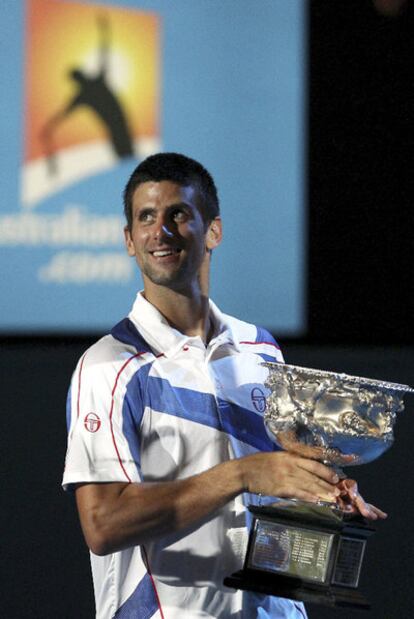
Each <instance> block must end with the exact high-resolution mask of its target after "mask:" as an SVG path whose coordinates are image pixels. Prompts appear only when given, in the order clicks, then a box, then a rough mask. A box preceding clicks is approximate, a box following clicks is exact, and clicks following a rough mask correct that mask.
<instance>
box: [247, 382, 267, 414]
mask: <svg viewBox="0 0 414 619" xmlns="http://www.w3.org/2000/svg"><path fill="white" fill-rule="evenodd" d="M250 395H251V398H252V404H253V406H254V407H255V409H256V410H257V412H258V413H264V412H265V410H266V397H265V394H264V393H263V391H262V390H261V389H259V387H255V388H254V389H252V391H251V394H250Z"/></svg>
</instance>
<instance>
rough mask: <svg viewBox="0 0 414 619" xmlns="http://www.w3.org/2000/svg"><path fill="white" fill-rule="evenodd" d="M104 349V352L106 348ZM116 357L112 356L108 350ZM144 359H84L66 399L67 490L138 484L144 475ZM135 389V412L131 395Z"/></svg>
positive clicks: (98, 355) (94, 353) (96, 353)
mask: <svg viewBox="0 0 414 619" xmlns="http://www.w3.org/2000/svg"><path fill="white" fill-rule="evenodd" d="M101 348H102V347H101ZM109 352H111V351H109ZM141 367H142V359H141V358H140V357H139V355H136V354H133V353H129V352H125V351H124V352H123V354H120V355H116V354H108V351H106V350H105V349H104V351H103V353H102V350H100V347H99V346H98V347H97V348H95V349H94V347H92V349H89V350H88V351H87V352H86V353H85V354H84V355H83V356H82V357H81V359H80V360H79V363H78V365H77V367H76V370H75V372H74V375H73V377H72V381H71V386H70V389H69V394H68V400H67V425H68V446H67V452H66V461H65V471H64V475H63V482H62V485H63V487H64V489H66V490H71V489H73V488H74V486H75V485H76V484H80V483H94V482H95V483H102V482H137V481H140V480H141V475H140V458H139V446H140V434H139V427H140V420H141V419H142V414H143V402H142V397H141V390H140V388H139V386H138V387H137V385H138V383H139V381H138V380H137V376H138V374H139V371H140V369H141ZM131 388H133V393H134V397H133V410H132V409H131V398H130V397H128V393H129V391H130V390H131Z"/></svg>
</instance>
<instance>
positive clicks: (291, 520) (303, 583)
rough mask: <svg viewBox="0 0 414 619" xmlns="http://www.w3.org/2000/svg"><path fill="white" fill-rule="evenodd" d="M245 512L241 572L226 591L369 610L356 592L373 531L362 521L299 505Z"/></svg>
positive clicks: (327, 509) (285, 503)
mask: <svg viewBox="0 0 414 619" xmlns="http://www.w3.org/2000/svg"><path fill="white" fill-rule="evenodd" d="M249 510H250V511H251V512H252V514H253V515H254V520H253V525H252V528H251V531H250V536H249V543H248V547H247V552H246V558H245V562H244V567H243V569H242V570H240V571H239V572H236V573H234V574H232V575H231V576H229V577H227V578H226V579H225V580H224V584H225V585H226V586H228V587H232V588H235V589H243V590H248V591H255V592H258V593H264V594H267V595H276V596H278V597H284V598H289V599H293V600H300V601H304V602H310V603H314V604H321V605H323V606H346V607H352V608H360V609H369V608H370V604H369V602H368V601H367V600H366V599H365V598H364V596H363V595H362V594H361V593H359V592H358V591H357V587H358V582H359V576H360V571H361V566H362V560H363V556H364V551H365V545H366V539H367V537H368V536H369V535H371V534H372V533H373V532H374V529H373V528H372V527H370V526H369V525H368V524H367V522H366V521H365V520H364V519H363V518H362V517H355V516H354V517H350V516H348V515H347V514H345V513H344V512H342V511H341V510H339V509H336V508H335V507H332V506H329V505H326V504H325V505H315V504H313V503H305V502H302V501H281V502H280V503H276V504H273V505H269V506H263V507H257V506H250V507H249Z"/></svg>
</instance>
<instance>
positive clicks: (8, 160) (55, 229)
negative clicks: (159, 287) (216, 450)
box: [0, 0, 306, 335]
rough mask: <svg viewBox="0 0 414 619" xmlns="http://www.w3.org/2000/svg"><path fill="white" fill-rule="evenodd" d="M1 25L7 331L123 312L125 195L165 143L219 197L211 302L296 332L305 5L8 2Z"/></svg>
mask: <svg viewBox="0 0 414 619" xmlns="http://www.w3.org/2000/svg"><path fill="white" fill-rule="evenodd" d="M0 17H1V20H2V37H1V43H0V46H1V48H0V49H1V60H0V63H1V64H0V70H1V78H2V84H3V90H2V92H1V94H0V106H1V108H0V109H1V114H0V124H1V133H2V136H3V139H2V141H1V144H0V149H1V161H2V168H3V169H2V175H1V177H2V180H1V203H0V256H1V264H2V276H1V278H0V299H1V301H0V330H1V331H2V332H3V333H10V332H12V333H59V332H66V333H67V332H72V333H86V332H90V331H94V332H96V331H104V330H106V329H108V328H109V327H110V326H111V325H113V324H114V323H115V322H117V321H118V320H119V319H120V318H122V317H123V316H124V315H125V314H126V313H127V312H128V311H129V308H130V306H131V304H132V302H133V299H134V296H135V293H136V291H137V290H138V289H140V288H141V287H142V282H141V280H140V276H139V274H138V271H137V268H136V266H135V263H134V261H133V259H130V258H128V257H127V255H126V252H125V251H124V248H123V235H122V227H123V225H124V222H123V215H122V199H121V196H122V191H123V187H124V185H125V183H126V181H127V178H128V176H129V174H130V173H131V171H132V170H133V168H134V167H135V166H136V165H137V163H138V162H139V161H140V160H142V158H143V157H145V156H147V155H148V154H150V153H153V152H158V151H159V150H165V151H177V152H184V153H185V154H188V155H189V156H192V157H194V158H196V159H199V160H200V161H201V162H202V163H203V164H204V165H205V166H206V167H207V168H208V169H209V170H210V172H211V173H212V174H213V176H214V178H215V180H216V183H217V186H218V189H219V195H220V199H221V208H222V216H223V222H224V234H225V236H224V241H223V244H222V246H221V247H220V248H219V249H218V250H217V251H216V252H215V254H214V259H213V274H212V291H211V292H212V297H213V298H214V300H215V301H216V302H217V303H218V304H219V306H220V307H221V308H222V310H223V311H225V312H229V313H233V314H236V315H237V316H239V317H241V318H243V319H245V320H251V321H254V322H256V323H259V324H261V325H263V326H265V327H267V328H269V329H271V330H272V331H273V332H276V333H279V334H283V335H299V334H301V333H302V332H303V330H304V329H305V327H306V325H305V321H304V316H305V298H304V287H305V281H304V270H305V269H304V267H305V265H304V239H303V235H304V215H303V211H304V205H303V184H304V178H303V177H304V169H303V151H304V139H305V136H304V112H303V102H304V95H305V88H304V70H305V67H304V5H303V1H302V0H290V1H289V2H286V1H285V0H263V1H262V2H260V3H257V2H256V1H255V0H227V1H226V2H219V1H218V0H213V1H211V0H198V1H197V2H191V1H190V0H177V1H176V2H174V3H171V2H167V0H152V1H144V0H142V1H136V0H134V1H132V0H130V1H127V0H124V1H123V2H122V3H117V2H114V1H111V2H100V3H94V2H81V1H80V0H78V1H77V2H72V1H70V0H27V1H26V2H17V3H16V2H11V1H6V2H4V3H2V5H1V7H0Z"/></svg>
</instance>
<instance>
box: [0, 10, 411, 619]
mask: <svg viewBox="0 0 414 619" xmlns="http://www.w3.org/2000/svg"><path fill="white" fill-rule="evenodd" d="M173 4H174V6H172V3H169V2H167V0H153V1H149V0H148V1H144V0H133V1H132V0H130V1H128V0H123V1H122V2H121V1H120V2H115V1H114V0H111V1H110V2H103V1H101V2H99V3H95V2H89V1H88V2H86V1H80V0H78V1H77V2H72V1H71V0H65V1H63V0H27V1H26V2H24V1H22V2H18V3H16V2H14V1H12V0H4V2H3V3H2V4H1V5H0V17H1V21H0V23H1V26H0V27H1V31H2V36H1V38H0V51H1V54H0V58H1V60H0V67H1V76H2V84H3V88H2V92H1V93H0V109H1V114H0V126H1V129H2V136H3V139H2V141H1V144H0V153H1V162H2V167H3V174H2V175H1V178H0V188H1V201H0V260H1V265H2V267H3V268H2V271H1V278H0V340H1V351H2V354H1V356H0V380H1V398H2V406H1V409H2V423H3V428H2V432H1V436H2V449H1V455H2V459H1V465H0V471H1V481H2V494H3V501H2V504H3V506H2V509H1V511H0V518H1V528H2V542H1V546H2V561H1V569H2V570H4V575H3V577H2V583H3V586H2V588H1V591H0V607H1V608H2V611H1V614H2V616H4V617H5V618H6V619H20V618H22V617H25V618H39V619H40V618H42V619H44V618H49V617H50V618H52V617H53V618H56V617H62V618H68V619H72V618H75V617H76V618H81V619H83V618H85V619H87V618H89V617H92V616H93V613H94V610H93V608H94V605H93V594H92V582H91V577H90V572H89V557H88V552H87V550H86V547H85V546H84V543H83V540H82V536H81V532H80V528H79V525H78V522H77V516H76V512H75V506H74V503H73V500H72V498H71V497H68V496H66V495H65V494H64V493H63V491H62V490H61V489H60V481H61V476H62V470H63V463H64V456H65V445H66V430H65V400H66V391H67V387H68V383H69V381H70V376H71V373H72V371H73V369H74V366H75V364H76V361H77V359H78V358H79V356H80V355H81V353H82V352H83V350H84V349H85V348H87V347H88V346H89V345H90V344H92V343H93V342H94V341H95V340H96V339H97V338H98V337H100V336H101V335H102V334H104V333H105V332H107V331H108V330H109V329H110V327H111V326H112V325H113V324H115V323H116V322H117V321H118V320H120V319H121V318H123V317H124V316H125V315H126V314H127V313H128V311H129V308H130V306H131V304H132V302H133V299H134V296H135V294H136V291H137V290H138V289H140V287H141V282H140V280H139V277H138V274H137V273H136V270H135V268H134V264H133V261H131V260H129V259H128V258H127V257H126V256H125V254H124V252H123V247H122V226H123V218H122V198H121V196H122V190H123V186H124V184H125V182H126V180H127V178H128V175H129V174H130V172H131V171H132V170H133V168H134V167H135V166H136V164H137V163H138V162H139V161H140V160H141V159H142V158H143V157H145V156H146V155H147V154H150V153H151V152H157V151H158V150H168V151H178V152H184V153H186V154H188V155H190V156H192V157H195V158H196V159H199V160H200V161H201V162H202V163H203V164H204V165H205V166H206V167H207V168H208V169H209V170H210V171H211V172H212V174H213V176H214V177H215V179H216V182H217V185H218V189H219V195H220V199H221V207H222V215H223V220H224V228H225V239H224V242H223V245H222V247H220V249H219V250H217V252H216V254H215V256H214V261H213V262H214V265H213V266H214V271H213V275H212V280H213V286H212V297H213V298H214V299H215V301H216V302H217V303H218V304H219V305H220V306H221V308H222V309H223V311H227V312H229V313H233V314H236V315H238V316H240V317H241V318H244V319H245V320H251V321H254V322H256V323H259V324H262V325H263V326H265V327H267V328H268V329H270V330H271V331H272V333H273V334H274V335H275V337H276V338H277V339H278V341H279V342H280V344H281V345H282V349H283V351H284V354H285V358H286V360H287V361H288V362H290V363H294V364H297V365H307V366H310V367H318V368H322V369H330V370H336V371H344V372H348V373H352V374H358V375H362V376H368V377H372V378H380V379H384V380H390V381H396V382H402V383H406V384H410V385H412V386H414V322H413V319H412V316H413V315H414V290H413V275H414V268H413V259H412V254H413V252H412V247H413V241H412V238H413V223H412V221H413V216H412V204H413V197H414V187H413V181H412V174H411V165H412V160H413V154H414V153H413V139H412V125H413V116H414V114H413V96H414V89H413V75H414V71H413V68H414V67H413V64H414V54H413V52H414V4H413V3H412V2H410V0H406V1H404V0H262V1H261V2H260V3H258V2H257V1H256V0H226V2H225V3H223V2H219V0H197V1H196V2H193V1H191V0H177V1H176V2H174V3H173ZM410 127H411V129H410ZM413 413H414V398H413V397H412V396H407V397H406V411H405V412H403V413H401V414H400V415H399V418H398V422H397V424H396V429H395V435H396V441H395V445H394V446H393V448H392V449H391V450H390V451H389V452H387V453H386V454H385V455H384V456H383V457H381V459H379V460H378V461H376V462H374V463H371V464H369V465H365V466H363V467H358V468H356V469H355V470H353V471H350V472H352V474H353V475H354V476H355V477H356V478H357V479H358V481H359V483H360V487H361V491H362V492H363V494H364V496H366V498H367V499H369V500H370V501H371V502H373V503H375V504H377V505H378V506H380V507H382V508H383V509H384V510H385V511H387V512H388V513H389V518H388V520H387V521H385V522H383V523H380V524H379V525H378V527H377V528H378V531H377V533H376V535H375V536H374V537H373V538H372V539H371V540H370V542H369V544H368V546H367V553H366V558H365V561H364V565H363V573H362V577H361V587H360V588H361V590H362V592H363V593H364V594H365V595H367V597H368V598H369V599H370V602H371V604H372V609H371V610H370V611H365V612H364V611H356V610H352V611H351V610H346V609H329V608H322V607H317V606H312V605H309V606H308V612H309V616H310V618H311V619H313V618H321V619H325V618H330V617H335V618H339V619H341V618H344V619H345V618H347V617H357V616H361V617H363V616H366V617H376V618H377V619H393V618H394V617H402V616H406V617H408V616H410V615H411V608H412V606H413V603H414V594H413V592H412V585H411V583H412V579H413V576H414V569H413V562H412V558H411V548H412V544H413V542H414V535H413V532H412V526H411V518H412V517H413V515H414V505H413V503H414V499H413V497H412V493H411V487H412V485H413V482H414V479H413V466H412V464H411V440H410V439H411V433H412V428H413V427H414V426H413V418H412V415H413Z"/></svg>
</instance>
